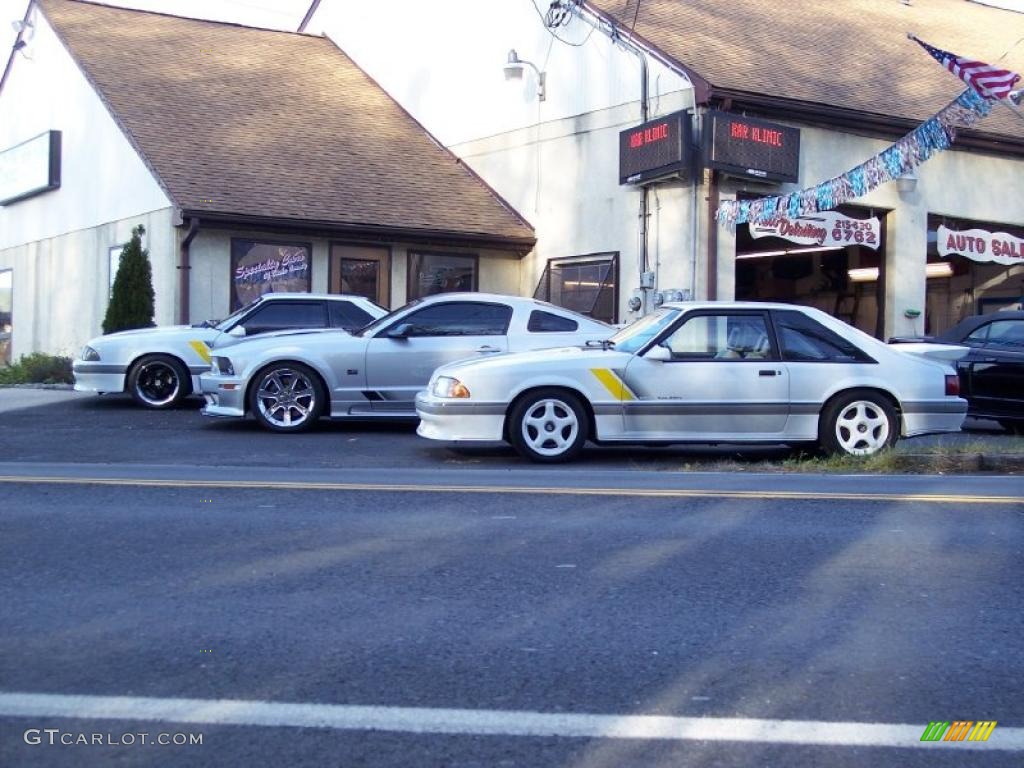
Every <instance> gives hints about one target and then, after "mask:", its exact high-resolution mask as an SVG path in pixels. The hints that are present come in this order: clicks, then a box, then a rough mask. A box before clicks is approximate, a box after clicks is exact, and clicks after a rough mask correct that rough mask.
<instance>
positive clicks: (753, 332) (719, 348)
mask: <svg viewBox="0 0 1024 768" xmlns="http://www.w3.org/2000/svg"><path fill="white" fill-rule="evenodd" d="M661 345H662V346H664V347H667V348H668V349H669V351H671V353H672V359H673V360H767V359H770V358H771V357H772V347H771V340H770V338H769V336H768V326H767V324H766V323H765V320H764V317H763V316H762V315H730V314H721V315H717V314H716V315H696V316H694V317H691V318H689V319H687V320H686V321H685V322H684V323H683V324H682V325H681V326H679V327H678V328H677V329H676V330H675V331H673V332H672V333H671V334H670V335H669V337H668V338H667V339H665V340H664V341H662V342H661Z"/></svg>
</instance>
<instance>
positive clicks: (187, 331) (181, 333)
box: [89, 325, 220, 346]
mask: <svg viewBox="0 0 1024 768" xmlns="http://www.w3.org/2000/svg"><path fill="white" fill-rule="evenodd" d="M219 335H220V331H218V330H217V329H216V328H194V327H193V326H191V325H163V326H158V327H156V328H137V329H135V330H132V331H118V332H117V333H108V334H106V335H104V336H97V337H96V338H95V339H92V340H90V341H89V346H94V345H96V344H102V343H104V342H118V341H121V340H132V341H135V340H139V341H141V340H148V339H152V340H154V341H157V340H159V341H165V340H166V341H177V340H186V341H192V340H197V341H210V340H211V339H215V338H216V337H217V336H219Z"/></svg>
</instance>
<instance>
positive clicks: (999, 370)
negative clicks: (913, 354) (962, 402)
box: [889, 311, 1024, 434]
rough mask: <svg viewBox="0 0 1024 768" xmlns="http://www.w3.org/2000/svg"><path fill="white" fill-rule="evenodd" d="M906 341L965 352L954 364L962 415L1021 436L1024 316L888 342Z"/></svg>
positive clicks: (991, 318)
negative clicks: (953, 346) (995, 423)
mask: <svg viewBox="0 0 1024 768" xmlns="http://www.w3.org/2000/svg"><path fill="white" fill-rule="evenodd" d="M910 341H918V342H920V341H924V342H931V343H934V344H961V345H963V346H965V347H970V348H971V351H970V354H968V355H967V356H966V357H963V358H961V359H960V360H958V361H957V364H956V365H957V372H958V373H959V374H960V394H961V396H963V397H965V398H967V404H968V410H967V414H968V415H969V416H975V417H977V418H981V419H995V420H996V421H998V422H999V423H1000V424H1001V425H1002V426H1003V427H1004V428H1005V429H1007V430H1008V431H1010V432H1015V433H1017V434H1024V312H1016V311H1001V312H993V313H992V314H989V315H976V316H974V317H968V318H966V319H965V320H961V321H960V322H959V323H957V324H956V325H954V326H953V327H952V328H950V329H949V330H948V331H945V332H944V333H940V334H939V335H938V336H926V337H920V338H911V337H899V338H892V339H889V342H890V343H900V342H910Z"/></svg>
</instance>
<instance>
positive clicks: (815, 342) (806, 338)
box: [774, 311, 875, 363]
mask: <svg viewBox="0 0 1024 768" xmlns="http://www.w3.org/2000/svg"><path fill="white" fill-rule="evenodd" d="M774 318H775V332H776V334H777V335H778V337H779V347H780V349H781V351H782V359H783V360H787V361H791V362H815V363H873V362H875V361H874V360H873V359H872V358H871V357H870V356H869V355H867V354H866V353H864V352H863V351H862V350H861V349H860V348H859V347H856V346H855V345H854V344H853V342H851V341H848V340H847V339H844V338H843V337H842V336H840V335H839V334H838V333H836V332H835V331H832V330H830V329H828V328H826V327H825V326H824V325H822V324H821V323H819V322H817V321H816V320H812V319H811V318H809V317H807V315H805V314H803V313H802V312H792V311H779V312H775V313H774Z"/></svg>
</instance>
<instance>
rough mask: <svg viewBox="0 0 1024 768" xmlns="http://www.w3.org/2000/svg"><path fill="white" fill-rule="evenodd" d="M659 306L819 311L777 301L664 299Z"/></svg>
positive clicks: (814, 308) (672, 307)
mask: <svg viewBox="0 0 1024 768" xmlns="http://www.w3.org/2000/svg"><path fill="white" fill-rule="evenodd" d="M661 306H662V307H668V308H670V309H796V310H799V311H801V312H806V311H812V312H821V310H820V309H817V308H816V307H808V306H804V305H802V304H784V303H782V302H778V301H666V302H665V303H664V304H662V305H661ZM826 314H827V313H826Z"/></svg>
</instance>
